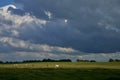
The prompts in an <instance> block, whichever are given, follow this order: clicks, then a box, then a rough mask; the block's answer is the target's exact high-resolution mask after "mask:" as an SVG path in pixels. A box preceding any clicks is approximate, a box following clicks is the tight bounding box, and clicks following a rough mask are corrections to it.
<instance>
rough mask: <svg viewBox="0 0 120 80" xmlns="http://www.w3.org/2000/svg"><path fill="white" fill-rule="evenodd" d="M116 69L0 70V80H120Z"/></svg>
mask: <svg viewBox="0 0 120 80" xmlns="http://www.w3.org/2000/svg"><path fill="white" fill-rule="evenodd" d="M119 75H120V70H119V69H117V70H115V69H72V68H71V69H60V68H57V69H55V68H53V69H52V68H51V69H48V68H45V69H42V68H35V69H28V68H22V69H20V68H14V69H12V68H11V69H10V68H0V80H97V79H99V80H120V76H119Z"/></svg>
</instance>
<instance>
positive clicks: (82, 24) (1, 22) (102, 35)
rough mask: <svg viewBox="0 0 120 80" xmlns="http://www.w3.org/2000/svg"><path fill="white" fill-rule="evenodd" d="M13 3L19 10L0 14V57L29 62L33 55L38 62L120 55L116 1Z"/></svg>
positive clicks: (84, 0)
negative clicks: (43, 58)
mask: <svg viewBox="0 0 120 80" xmlns="http://www.w3.org/2000/svg"><path fill="white" fill-rule="evenodd" d="M14 1H15V4H19V6H20V7H21V6H22V7H21V8H12V7H9V8H8V10H7V11H2V10H0V40H1V41H0V44H1V45H0V47H1V50H0V55H2V56H3V53H7V54H8V53H11V55H14V56H16V57H17V56H18V55H25V56H23V57H24V59H25V58H26V59H29V58H38V57H36V56H34V55H33V54H36V55H39V57H41V58H42V57H45V56H46V55H47V56H48V57H51V58H54V57H56V58H58V57H59V58H61V56H65V57H67V56H73V57H72V59H73V58H75V57H76V58H78V57H77V56H81V55H91V54H92V53H93V54H94V57H96V55H98V56H99V54H100V53H102V52H104V53H108V54H111V53H113V54H114V53H116V52H119V51H120V42H119V41H120V36H119V34H120V27H119V26H120V23H119V19H120V18H119V17H120V14H119V13H120V9H119V7H120V5H119V0H114V1H113V0H100V1H97V0H91V1H89V0H52V1H50V0H35V1H33V0H14ZM5 9H6V8H5ZM4 39H7V41H6V42H4ZM19 42H23V44H24V45H21V44H19ZM22 52H23V54H22ZM7 54H5V55H4V56H3V57H5V56H6V57H7ZM117 54H119V53H117ZM9 55H10V54H9ZM27 56H28V57H27ZM32 56H33V57H32ZM118 56H119V55H118ZM87 57H88V56H87ZM87 57H85V58H87ZM20 58H21V59H23V58H22V57H19V59H20ZM91 58H92V57H91ZM105 58H106V57H105ZM117 58H119V57H117ZM1 59H3V58H1ZM10 59H11V58H10Z"/></svg>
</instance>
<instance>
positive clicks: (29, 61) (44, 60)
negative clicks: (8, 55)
mask: <svg viewBox="0 0 120 80" xmlns="http://www.w3.org/2000/svg"><path fill="white" fill-rule="evenodd" d="M32 62H72V60H71V59H60V60H55V59H43V60H24V61H14V62H12V61H6V62H3V61H0V64H12V63H13V64H14V63H32ZM76 62H97V61H95V60H82V59H77V60H76ZM108 62H120V59H109V60H108Z"/></svg>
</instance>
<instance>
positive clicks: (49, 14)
mask: <svg viewBox="0 0 120 80" xmlns="http://www.w3.org/2000/svg"><path fill="white" fill-rule="evenodd" d="M44 13H45V15H47V16H48V18H49V19H52V13H51V12H50V11H44Z"/></svg>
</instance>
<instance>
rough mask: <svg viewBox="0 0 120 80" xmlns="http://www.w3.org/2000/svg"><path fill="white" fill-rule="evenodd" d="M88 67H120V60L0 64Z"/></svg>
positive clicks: (4, 66)
mask: <svg viewBox="0 0 120 80" xmlns="http://www.w3.org/2000/svg"><path fill="white" fill-rule="evenodd" d="M55 65H59V68H78V69H79V68H87V69H96V68H101V69H120V62H38V63H21V64H0V68H55Z"/></svg>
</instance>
